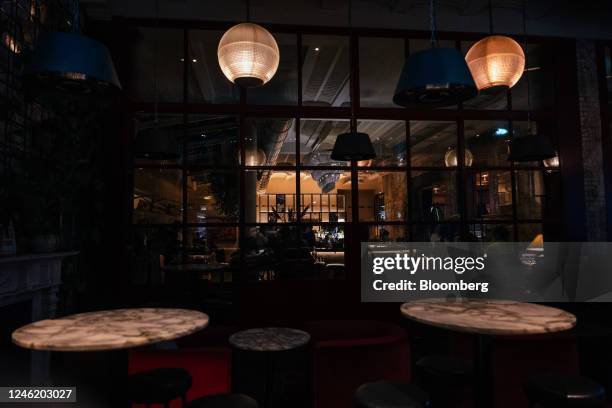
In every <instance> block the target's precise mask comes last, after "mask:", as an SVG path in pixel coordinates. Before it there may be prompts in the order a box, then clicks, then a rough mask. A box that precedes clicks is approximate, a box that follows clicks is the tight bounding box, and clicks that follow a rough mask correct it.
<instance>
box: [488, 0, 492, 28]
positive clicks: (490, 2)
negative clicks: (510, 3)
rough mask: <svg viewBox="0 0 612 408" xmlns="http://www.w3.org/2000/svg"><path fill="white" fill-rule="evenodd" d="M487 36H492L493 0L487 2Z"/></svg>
mask: <svg viewBox="0 0 612 408" xmlns="http://www.w3.org/2000/svg"><path fill="white" fill-rule="evenodd" d="M489 34H493V0H489Z"/></svg>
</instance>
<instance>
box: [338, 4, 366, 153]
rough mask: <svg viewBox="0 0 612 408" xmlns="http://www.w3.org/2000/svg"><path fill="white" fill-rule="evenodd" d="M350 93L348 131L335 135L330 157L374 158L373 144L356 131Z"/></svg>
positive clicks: (350, 9)
mask: <svg viewBox="0 0 612 408" xmlns="http://www.w3.org/2000/svg"><path fill="white" fill-rule="evenodd" d="M351 11H352V7H351V0H349V1H348V18H349V28H350V29H351V30H352V28H353V23H352V13H351ZM353 96H354V95H351V121H350V131H349V132H348V133H341V134H339V135H338V136H337V137H336V142H335V143H334V148H333V149H332V152H331V159H332V160H336V161H360V160H371V159H374V158H376V152H375V151H374V146H373V145H372V141H371V140H370V136H369V135H368V134H367V133H363V132H357V119H356V118H355V100H354V98H353Z"/></svg>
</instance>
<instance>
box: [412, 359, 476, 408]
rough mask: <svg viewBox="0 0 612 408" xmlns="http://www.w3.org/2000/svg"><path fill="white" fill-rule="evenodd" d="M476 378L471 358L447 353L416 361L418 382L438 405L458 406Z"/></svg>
mask: <svg viewBox="0 0 612 408" xmlns="http://www.w3.org/2000/svg"><path fill="white" fill-rule="evenodd" d="M473 380H474V364H473V363H472V361H471V360H468V359H465V358H461V357H456V356H447V355H432V356H425V357H423V358H421V359H420V360H419V361H417V363H416V382H417V384H419V385H420V386H421V387H423V389H425V390H426V391H427V392H428V393H429V395H430V396H431V400H432V403H433V405H434V406H436V407H442V408H443V407H457V406H459V405H457V404H458V401H462V400H463V395H462V393H463V391H464V389H466V388H467V387H468V386H469V385H471V384H472V383H473Z"/></svg>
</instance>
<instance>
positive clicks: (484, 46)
mask: <svg viewBox="0 0 612 408" xmlns="http://www.w3.org/2000/svg"><path fill="white" fill-rule="evenodd" d="M465 61H466V62H467V64H468V67H469V68H470V72H471V73H472V77H473V78H474V81H475V82H476V86H477V87H478V90H479V91H480V92H485V93H494V92H500V91H503V90H506V89H509V88H512V87H513V86H514V85H516V83H517V82H518V81H519V79H521V76H522V75H523V71H524V70H525V53H524V52H523V49H522V48H521V46H520V45H519V43H517V42H516V41H514V40H513V39H512V38H510V37H505V36H503V35H491V36H489V37H486V38H483V39H482V40H480V41H478V42H477V43H476V44H474V45H473V46H472V48H470V50H469V51H468V53H467V54H466V56H465Z"/></svg>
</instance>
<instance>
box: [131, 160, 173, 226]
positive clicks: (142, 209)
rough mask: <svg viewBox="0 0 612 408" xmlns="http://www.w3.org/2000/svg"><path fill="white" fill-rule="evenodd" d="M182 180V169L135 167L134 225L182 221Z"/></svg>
mask: <svg viewBox="0 0 612 408" xmlns="http://www.w3.org/2000/svg"><path fill="white" fill-rule="evenodd" d="M182 201H183V182H182V177H181V171H180V170H174V169H143V168H139V169H135V170H134V207H133V208H134V211H133V218H132V221H133V222H134V223H135V224H172V223H178V222H181V216H182V205H181V203H182Z"/></svg>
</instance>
